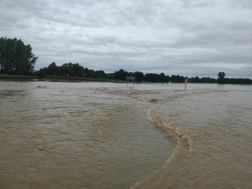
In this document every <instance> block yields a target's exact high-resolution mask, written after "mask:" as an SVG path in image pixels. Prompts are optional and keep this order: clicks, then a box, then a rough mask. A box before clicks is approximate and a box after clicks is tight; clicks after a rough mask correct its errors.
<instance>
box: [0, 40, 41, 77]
mask: <svg viewBox="0 0 252 189" xmlns="http://www.w3.org/2000/svg"><path fill="white" fill-rule="evenodd" d="M37 59H38V57H36V56H35V55H34V54H33V53H32V47H31V46H30V45H29V44H28V45H25V44H24V43H23V42H22V41H21V40H17V39H16V38H14V39H8V38H6V37H5V38H4V37H2V38H0V70H1V73H6V74H30V73H31V72H32V71H33V69H34V65H35V63H36V61H37Z"/></svg>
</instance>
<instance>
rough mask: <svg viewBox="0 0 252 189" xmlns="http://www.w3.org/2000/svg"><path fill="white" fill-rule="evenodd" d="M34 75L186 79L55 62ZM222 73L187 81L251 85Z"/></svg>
mask: <svg viewBox="0 0 252 189" xmlns="http://www.w3.org/2000/svg"><path fill="white" fill-rule="evenodd" d="M35 74H36V75H38V76H40V77H43V76H45V75H53V76H70V77H83V78H99V79H111V80H121V81H125V80H126V77H127V76H135V81H136V82H154V83H155V82H156V83H158V82H160V83H168V82H173V83H183V82H185V79H186V78H188V77H184V76H180V75H171V76H169V75H165V74H164V73H160V74H156V73H146V74H144V73H143V72H140V71H136V72H127V71H124V70H123V69H120V70H119V71H115V72H114V73H107V74H106V73H105V72H104V71H103V70H96V71H95V70H92V69H88V68H84V67H82V66H81V65H79V64H78V63H71V62H70V63H65V64H63V65H62V66H57V65H56V63H55V62H52V63H51V64H49V66H48V67H45V68H42V69H40V70H39V71H38V72H36V73H35ZM225 75H226V74H225V73H224V72H219V73H218V75H217V76H218V78H217V79H215V78H210V77H202V78H199V77H198V76H196V77H190V78H188V81H189V82H190V83H221V84H224V83H225V84H251V83H252V80H250V79H243V78H239V79H236V78H225Z"/></svg>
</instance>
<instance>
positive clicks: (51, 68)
mask: <svg viewBox="0 0 252 189" xmlns="http://www.w3.org/2000/svg"><path fill="white" fill-rule="evenodd" d="M47 74H48V75H58V67H57V65H56V63H55V62H52V63H51V64H49V66H48V68H47Z"/></svg>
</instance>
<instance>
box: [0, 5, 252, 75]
mask: <svg viewBox="0 0 252 189" xmlns="http://www.w3.org/2000/svg"><path fill="white" fill-rule="evenodd" d="M0 2H1V7H0V34H1V37H8V38H14V37H16V38H18V39H22V41H24V43H25V44H30V45H31V46H32V47H33V52H34V53H35V54H36V56H39V59H38V62H37V63H36V67H35V69H39V68H42V67H45V66H48V65H49V64H50V63H51V62H56V64H57V65H62V64H63V63H67V62H73V63H79V64H81V65H82V66H84V67H88V68H90V69H95V70H104V71H105V72H114V71H117V70H119V69H124V70H127V71H137V70H138V71H143V72H145V73H160V72H163V73H165V74H167V75H172V74H176V75H177V74H179V75H184V76H196V75H197V76H200V77H202V76H209V77H217V73H218V72H219V71H225V72H226V76H227V77H249V78H252V19H251V18H252V1H251V0H243V1H238V0H223V1H218V0H215V1H212V0H211V1H210V0H208V1H206V0H201V1H193V0H188V1H182V0H156V1H151V0H138V1H134V0H127V1H126V0H71V1H69V0H44V1H39V0H19V1H16V0H0Z"/></svg>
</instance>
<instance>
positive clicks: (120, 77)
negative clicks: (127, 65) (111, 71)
mask: <svg viewBox="0 0 252 189" xmlns="http://www.w3.org/2000/svg"><path fill="white" fill-rule="evenodd" d="M127 75H128V73H127V72H125V71H124V70H123V69H120V70H119V71H117V72H115V79H118V80H122V81H125V79H126V76H127Z"/></svg>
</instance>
